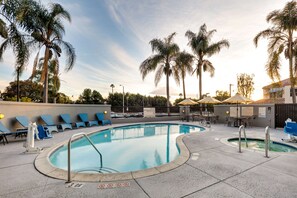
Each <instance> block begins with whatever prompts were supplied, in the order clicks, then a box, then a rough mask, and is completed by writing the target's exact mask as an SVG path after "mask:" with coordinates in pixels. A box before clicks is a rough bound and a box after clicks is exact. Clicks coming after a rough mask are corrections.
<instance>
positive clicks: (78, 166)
mask: <svg viewBox="0 0 297 198" xmlns="http://www.w3.org/2000/svg"><path fill="white" fill-rule="evenodd" d="M203 130H204V128H202V127H198V126H192V125H179V124H137V125H129V126H123V127H116V128H110V129H107V130H103V131H100V132H97V133H94V134H92V135H90V136H89V137H90V139H91V140H92V142H93V143H94V144H95V146H96V148H97V149H98V150H99V151H100V152H101V154H102V161H103V167H105V168H103V169H100V168H99V167H100V158H99V155H98V153H97V152H96V151H95V149H94V148H93V147H92V146H91V145H90V144H89V143H88V141H87V140H86V139H85V138H81V139H79V140H77V141H74V142H72V146H71V171H76V172H103V173H110V172H129V171H136V170H143V169H147V168H151V167H155V166H160V165H162V164H166V163H169V162H170V161H172V160H174V159H176V158H177V156H178V155H179V150H178V147H177V145H176V138H177V136H179V135H181V134H186V133H192V132H199V131H203ZM50 162H51V163H52V164H53V165H54V166H56V167H58V168H61V169H64V170H67V146H66V145H65V146H63V147H60V148H59V149H58V150H56V151H55V152H54V153H53V154H52V155H51V156H50ZM98 170H99V171H98Z"/></svg>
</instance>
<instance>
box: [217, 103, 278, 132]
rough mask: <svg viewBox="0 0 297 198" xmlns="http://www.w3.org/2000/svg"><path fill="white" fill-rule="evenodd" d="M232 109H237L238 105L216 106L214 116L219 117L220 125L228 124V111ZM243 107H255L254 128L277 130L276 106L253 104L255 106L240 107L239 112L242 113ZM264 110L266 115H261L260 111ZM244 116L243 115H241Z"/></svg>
mask: <svg viewBox="0 0 297 198" xmlns="http://www.w3.org/2000/svg"><path fill="white" fill-rule="evenodd" d="M230 107H235V108H236V104H233V105H215V106H214V114H215V115H218V116H219V121H218V122H219V123H226V117H227V116H228V115H227V114H226V111H229V112H230ZM242 107H253V114H254V115H255V116H256V118H255V119H254V120H253V121H252V125H253V126H257V127H266V126H269V127H270V128H275V116H274V115H275V107H274V104H253V105H241V104H239V105H238V108H239V112H241V113H242V109H241V108H242ZM260 109H263V110H264V112H265V117H264V115H259V110H260ZM239 116H242V115H239Z"/></svg>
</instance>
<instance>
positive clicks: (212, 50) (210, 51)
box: [205, 39, 230, 57]
mask: <svg viewBox="0 0 297 198" xmlns="http://www.w3.org/2000/svg"><path fill="white" fill-rule="evenodd" d="M229 46H230V44H229V41H228V40H226V39H224V40H221V41H219V42H217V43H213V44H212V45H210V46H209V47H208V48H207V49H206V50H205V54H207V55H208V56H209V57H210V56H212V55H214V54H216V53H219V52H220V51H221V49H222V48H223V47H227V48H229Z"/></svg>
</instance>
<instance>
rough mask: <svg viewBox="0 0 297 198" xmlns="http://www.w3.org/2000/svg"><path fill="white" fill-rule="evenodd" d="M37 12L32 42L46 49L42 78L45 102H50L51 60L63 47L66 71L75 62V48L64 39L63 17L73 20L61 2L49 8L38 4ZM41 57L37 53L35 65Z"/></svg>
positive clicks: (32, 29)
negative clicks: (49, 77) (49, 73)
mask: <svg viewBox="0 0 297 198" xmlns="http://www.w3.org/2000/svg"><path fill="white" fill-rule="evenodd" d="M35 11H36V14H35V17H34V18H33V19H34V23H33V24H32V27H31V31H32V34H31V36H32V37H33V40H31V42H30V44H32V45H33V46H38V47H39V51H40V50H41V49H44V61H43V67H42V74H41V75H42V77H41V78H42V79H44V91H43V102H45V103H47V102H48V72H49V66H48V64H49V60H51V59H52V57H53V56H54V59H55V60H58V58H59V57H60V56H61V53H62V48H63V51H64V52H65V53H66V65H65V71H69V70H71V69H72V67H73V65H74V62H75V58H76V55H75V50H74V48H73V46H72V45H71V44H70V43H68V42H66V41H64V40H62V39H63V35H64V33H65V29H64V25H63V23H62V20H63V19H66V20H67V21H69V22H71V17H70V14H69V13H68V11H66V10H65V9H64V8H63V7H62V6H61V5H60V4H56V3H54V4H50V6H49V8H48V9H47V8H45V7H44V6H42V5H39V6H38V7H37V6H36V10H35ZM38 59H39V52H38V53H37V55H36V58H35V61H34V67H35V65H36V64H37V62H38Z"/></svg>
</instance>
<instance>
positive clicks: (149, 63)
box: [139, 54, 164, 80]
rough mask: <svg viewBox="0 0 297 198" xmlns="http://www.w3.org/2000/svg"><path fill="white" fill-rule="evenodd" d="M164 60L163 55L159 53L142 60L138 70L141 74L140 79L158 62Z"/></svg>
mask: <svg viewBox="0 0 297 198" xmlns="http://www.w3.org/2000/svg"><path fill="white" fill-rule="evenodd" d="M163 60H164V56H163V55H161V54H157V55H153V56H151V57H149V58H147V59H146V60H144V61H143V62H142V63H141V65H140V66H139V71H140V73H141V74H142V79H143V80H144V78H145V77H146V76H147V74H148V73H150V72H152V71H154V70H155V69H156V68H157V66H158V64H159V63H161V62H162V61H163Z"/></svg>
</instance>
